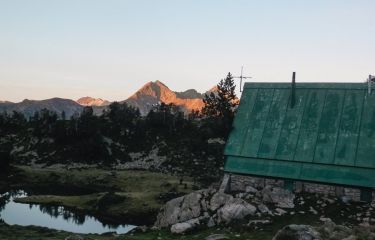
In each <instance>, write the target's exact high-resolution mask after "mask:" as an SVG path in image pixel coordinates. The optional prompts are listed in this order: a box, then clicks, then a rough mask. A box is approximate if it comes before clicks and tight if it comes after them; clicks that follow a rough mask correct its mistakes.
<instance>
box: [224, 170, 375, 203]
mask: <svg viewBox="0 0 375 240" xmlns="http://www.w3.org/2000/svg"><path fill="white" fill-rule="evenodd" d="M229 184H230V185H229V186H228V189H230V191H232V192H244V191H246V187H247V186H251V187H254V188H258V189H261V188H263V187H264V186H267V185H270V186H274V187H284V184H285V182H284V180H281V179H271V178H263V177H253V176H246V175H237V174H231V175H230V180H229ZM293 188H294V191H295V192H308V193H317V194H322V195H327V196H337V197H342V196H346V197H347V198H348V199H350V200H352V201H360V199H361V190H360V189H358V188H348V187H342V186H336V185H328V184H318V183H310V182H302V181H294V187H293ZM373 201H375V191H373Z"/></svg>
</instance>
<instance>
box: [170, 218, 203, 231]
mask: <svg viewBox="0 0 375 240" xmlns="http://www.w3.org/2000/svg"><path fill="white" fill-rule="evenodd" d="M198 225H199V219H197V218H195V219H191V220H189V221H186V222H183V223H176V224H173V225H172V227H171V233H175V234H181V233H185V232H188V231H191V230H193V229H194V228H195V227H197V226H198Z"/></svg>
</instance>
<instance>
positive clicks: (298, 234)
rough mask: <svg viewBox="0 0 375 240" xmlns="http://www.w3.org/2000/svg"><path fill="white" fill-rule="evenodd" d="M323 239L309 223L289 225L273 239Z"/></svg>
mask: <svg viewBox="0 0 375 240" xmlns="http://www.w3.org/2000/svg"><path fill="white" fill-rule="evenodd" d="M286 239H288V240H321V239H322V238H321V236H320V233H319V232H318V231H316V230H315V229H314V228H313V227H311V226H308V225H295V224H293V225H288V226H286V227H284V228H283V229H281V230H280V231H278V233H277V234H276V236H275V237H273V238H272V240H286Z"/></svg>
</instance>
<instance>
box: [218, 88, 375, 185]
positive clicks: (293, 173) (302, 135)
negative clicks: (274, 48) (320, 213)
mask: <svg viewBox="0 0 375 240" xmlns="http://www.w3.org/2000/svg"><path fill="white" fill-rule="evenodd" d="M290 98H291V84H290V83H246V84H245V87H244V92H243V94H242V97H241V102H240V106H239V108H238V112H237V115H236V117H235V120H234V125H233V129H232V132H231V134H230V136H229V139H228V142H227V145H226V148H225V155H226V156H227V161H226V165H225V171H227V172H234V173H242V174H252V175H261V176H269V177H282V178H290V179H298V180H308V181H316V182H326V183H335V184H344V185H354V186H364V187H375V93H373V94H372V95H368V93H367V83H366V84H365V83H297V84H296V86H295V105H294V106H293V107H291V106H290V103H291V99H290Z"/></svg>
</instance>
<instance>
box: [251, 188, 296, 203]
mask: <svg viewBox="0 0 375 240" xmlns="http://www.w3.org/2000/svg"><path fill="white" fill-rule="evenodd" d="M258 194H259V195H260V196H261V197H262V199H263V201H264V202H266V203H274V204H276V206H277V207H280V208H294V198H295V195H294V194H293V193H291V192H290V191H288V190H286V189H282V188H279V187H266V188H264V189H263V190H262V191H260V192H258Z"/></svg>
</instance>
